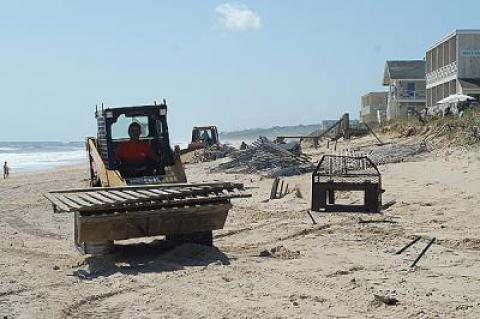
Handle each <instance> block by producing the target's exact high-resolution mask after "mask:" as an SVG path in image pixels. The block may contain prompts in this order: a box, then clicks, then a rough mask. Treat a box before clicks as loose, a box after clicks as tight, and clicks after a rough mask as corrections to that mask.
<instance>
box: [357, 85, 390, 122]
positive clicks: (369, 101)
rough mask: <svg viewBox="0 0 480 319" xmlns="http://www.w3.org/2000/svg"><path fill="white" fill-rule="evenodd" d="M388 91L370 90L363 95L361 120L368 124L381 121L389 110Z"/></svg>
mask: <svg viewBox="0 0 480 319" xmlns="http://www.w3.org/2000/svg"><path fill="white" fill-rule="evenodd" d="M387 101H388V92H370V93H367V94H365V95H363V96H362V101H361V103H362V109H361V110H360V121H361V122H362V123H366V124H367V125H376V124H379V123H381V122H382V121H383V120H384V119H385V116H386V112H387Z"/></svg>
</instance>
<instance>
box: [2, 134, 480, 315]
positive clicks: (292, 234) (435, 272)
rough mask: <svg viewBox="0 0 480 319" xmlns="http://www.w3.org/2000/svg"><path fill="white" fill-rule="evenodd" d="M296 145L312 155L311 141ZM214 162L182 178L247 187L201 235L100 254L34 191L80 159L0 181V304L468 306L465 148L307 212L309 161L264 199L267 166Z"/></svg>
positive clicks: (158, 310) (475, 258)
mask: <svg viewBox="0 0 480 319" xmlns="http://www.w3.org/2000/svg"><path fill="white" fill-rule="evenodd" d="M354 142H355V143H357V144H361V143H365V144H368V143H372V142H373V141H372V137H366V138H363V139H358V140H356V141H354ZM340 143H346V142H340ZM306 151H307V153H308V152H310V154H311V155H312V156H313V158H314V159H318V158H319V157H320V155H321V154H322V152H323V151H324V150H323V149H318V150H313V149H309V150H308V149H307V150H306ZM216 165H217V163H216V162H209V163H199V164H191V165H187V167H186V168H187V177H188V178H189V181H192V182H197V181H211V180H214V179H217V180H226V181H237V182H243V183H244V184H245V186H246V187H248V188H249V191H250V192H251V193H252V194H253V197H252V198H247V199H238V200H235V201H234V202H233V203H234V206H233V208H232V210H231V211H230V214H229V217H228V219H227V222H226V225H225V228H224V229H223V230H219V231H215V232H214V236H215V239H214V243H215V247H203V246H198V245H183V246H180V247H178V248H175V249H173V248H172V247H170V246H169V245H168V244H166V243H165V242H164V241H162V237H159V238H150V239H144V240H131V241H126V242H119V243H117V244H118V247H117V249H116V252H115V254H113V255H111V256H106V257H102V258H98V257H97V258H94V257H91V256H82V255H80V254H79V253H78V252H77V251H76V250H75V249H74V247H73V239H72V231H73V222H72V216H71V215H69V214H54V213H53V211H52V208H51V206H50V204H49V203H48V201H47V200H46V199H44V198H43V196H42V194H43V193H45V192H46V191H49V190H54V189H61V188H69V187H84V186H86V185H88V171H87V168H86V166H85V165H80V166H75V167H66V168H58V169H55V170H50V171H44V172H36V173H28V174H22V175H12V176H11V178H10V179H7V180H1V181H0V205H1V207H2V208H1V211H0V251H1V254H0V317H1V318H67V317H74V318H75V317H77V318H98V317H102V316H103V317H108V318H258V317H262V318H478V316H479V314H480V223H479V222H478V218H479V217H480V154H479V152H478V151H474V150H467V151H466V150H460V149H444V150H442V151H435V152H430V153H423V154H420V155H417V156H415V157H413V158H410V159H409V160H408V161H405V162H402V163H396V164H387V165H382V166H380V167H379V169H380V171H381V173H382V176H383V188H384V189H385V190H386V191H385V193H384V197H383V201H384V202H388V201H390V200H396V204H395V205H393V206H391V207H390V208H388V209H386V210H385V211H384V212H383V214H376V215H368V214H352V213H345V214H326V213H312V215H313V217H314V219H315V220H316V222H317V224H315V225H314V224H312V220H311V219H310V217H309V216H308V214H307V211H308V210H309V208H310V182H311V179H310V174H305V175H301V176H294V177H288V178H286V179H285V180H286V181H287V182H288V183H289V185H291V186H292V187H293V186H295V187H296V188H298V189H300V193H301V194H302V195H303V198H300V197H299V196H296V194H295V193H290V194H288V195H287V196H286V197H284V198H282V199H278V200H268V197H269V193H270V187H271V184H272V179H269V178H262V177H260V176H258V175H248V174H224V173H210V168H212V167H215V166H216ZM416 235H422V239H421V240H420V241H419V242H418V243H417V244H415V245H413V246H412V247H411V248H409V249H408V250H406V251H405V252H404V253H402V254H401V255H396V254H395V252H396V251H398V250H399V249H400V248H401V247H403V246H404V245H405V244H407V243H408V242H409V241H411V240H412V239H414V238H415V236H416ZM433 237H436V239H437V241H436V242H435V243H434V245H433V246H432V247H431V248H430V249H429V250H428V252H427V253H426V255H425V256H424V257H423V258H422V259H421V260H420V262H419V263H418V266H417V267H416V268H415V269H413V270H412V269H410V264H411V263H412V262H413V260H414V259H415V258H416V256H417V255H418V254H419V253H420V251H421V250H422V249H423V248H424V247H425V246H426V245H427V243H428V242H429V240H430V239H431V238H433ZM265 250H267V251H269V253H268V254H266V253H265V252H264V251H265ZM375 296H377V297H375ZM385 296H388V297H391V298H394V299H395V300H397V301H398V302H397V303H396V304H394V305H387V304H386V303H384V302H382V301H380V300H379V299H382V297H385Z"/></svg>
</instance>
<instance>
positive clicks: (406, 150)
mask: <svg viewBox="0 0 480 319" xmlns="http://www.w3.org/2000/svg"><path fill="white" fill-rule="evenodd" d="M426 150H427V147H426V145H425V144H424V143H418V144H398V143H392V144H384V145H380V146H378V145H375V146H369V147H367V148H363V149H360V150H355V154H356V155H359V156H368V158H370V159H371V160H372V162H373V163H375V165H383V164H388V163H398V162H402V161H404V160H405V159H406V158H407V157H410V156H413V155H417V154H420V153H422V152H425V151H426Z"/></svg>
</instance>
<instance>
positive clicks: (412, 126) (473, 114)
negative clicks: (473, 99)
mask: <svg viewBox="0 0 480 319" xmlns="http://www.w3.org/2000/svg"><path fill="white" fill-rule="evenodd" d="M379 130H380V131H381V132H382V133H397V134H400V135H401V136H403V137H409V136H414V135H419V136H422V137H423V139H424V141H425V142H426V143H428V144H430V145H431V146H433V147H435V148H437V147H442V146H466V147H472V146H479V145H480V111H478V110H468V111H466V112H465V113H464V114H463V116H462V117H458V116H447V117H432V118H427V119H425V120H423V121H420V120H418V119H417V118H409V119H401V120H395V121H390V122H388V123H386V124H385V125H383V126H382V127H380V128H379Z"/></svg>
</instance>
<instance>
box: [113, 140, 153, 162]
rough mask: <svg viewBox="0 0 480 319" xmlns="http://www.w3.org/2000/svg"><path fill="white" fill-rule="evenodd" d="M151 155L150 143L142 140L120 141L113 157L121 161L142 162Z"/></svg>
mask: <svg viewBox="0 0 480 319" xmlns="http://www.w3.org/2000/svg"><path fill="white" fill-rule="evenodd" d="M151 155H152V148H151V147H150V145H149V144H146V143H142V142H132V141H127V142H122V143H121V144H120V145H118V147H117V149H116V151H115V159H116V160H118V161H122V162H134V163H135V162H144V161H145V160H146V159H147V158H148V157H150V156H151Z"/></svg>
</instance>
